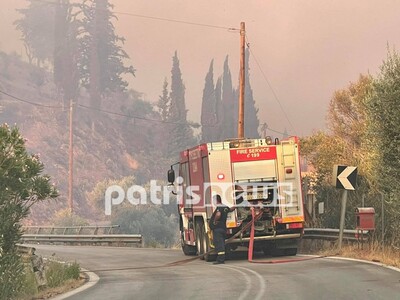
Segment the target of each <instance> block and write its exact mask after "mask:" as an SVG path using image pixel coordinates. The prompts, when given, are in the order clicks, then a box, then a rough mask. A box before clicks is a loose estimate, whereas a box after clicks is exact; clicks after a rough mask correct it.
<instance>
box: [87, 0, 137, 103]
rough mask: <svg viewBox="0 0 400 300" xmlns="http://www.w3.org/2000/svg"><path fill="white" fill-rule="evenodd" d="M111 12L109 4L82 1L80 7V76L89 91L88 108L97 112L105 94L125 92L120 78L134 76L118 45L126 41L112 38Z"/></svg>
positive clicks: (125, 83) (113, 33) (125, 85)
mask: <svg viewBox="0 0 400 300" xmlns="http://www.w3.org/2000/svg"><path fill="white" fill-rule="evenodd" d="M112 8H113V6H112V5H110V4H109V2H108V0H85V1H84V3H83V5H82V11H83V15H84V17H83V20H82V25H83V28H82V30H83V32H84V34H83V36H82V37H81V46H82V54H83V58H82V61H81V65H80V67H81V76H82V80H83V84H84V86H86V87H88V88H89V93H90V98H91V105H92V107H96V108H99V107H101V102H102V99H103V98H104V97H105V96H106V94H107V93H108V92H115V91H123V90H125V89H126V87H127V86H128V82H127V81H126V80H124V79H123V78H122V75H123V74H131V75H133V76H134V75H135V69H134V68H133V67H132V66H125V65H124V63H123V61H124V60H125V59H128V58H129V56H128V54H127V53H126V52H125V51H124V50H123V49H122V46H120V44H119V43H120V42H121V43H124V40H125V39H124V38H122V37H119V36H117V35H116V34H115V29H114V25H113V24H112V22H111V20H112V19H116V17H115V15H114V14H113V13H112V11H111V10H112Z"/></svg>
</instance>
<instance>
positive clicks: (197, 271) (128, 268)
mask: <svg viewBox="0 0 400 300" xmlns="http://www.w3.org/2000/svg"><path fill="white" fill-rule="evenodd" d="M35 248H36V249H37V253H38V254H41V255H46V256H48V255H52V254H55V256H56V257H58V258H60V259H63V260H68V261H74V260H76V261H78V262H79V263H80V264H81V266H82V267H84V268H86V269H89V270H91V271H93V272H95V273H96V274H97V275H98V276H99V277H100V280H99V282H98V283H97V284H96V285H95V286H93V287H91V288H90V289H87V290H85V291H83V292H81V293H79V294H77V295H75V296H72V297H70V298H68V299H71V300H72V299H74V300H75V299H174V300H175V299H400V272H396V271H394V270H390V269H387V268H383V267H380V266H376V265H371V264H366V263H360V262H354V261H344V260H336V259H329V258H317V259H313V260H304V261H298V262H289V263H276V264H256V263H249V262H247V260H246V253H244V252H239V253H236V254H235V256H234V257H233V259H232V260H229V261H227V262H226V264H225V265H212V263H207V262H204V261H200V260H196V261H192V262H189V263H185V264H182V265H179V266H172V267H171V266H170V267H165V265H166V264H168V263H171V262H175V261H179V260H182V259H185V258H187V257H186V256H184V255H183V254H182V253H181V251H179V250H164V249H141V248H115V247H73V246H47V245H46V246H45V245H37V246H35ZM276 259H277V258H270V257H267V258H265V257H263V256H262V255H261V254H259V255H256V260H276ZM280 259H282V258H280ZM283 259H284V260H289V261H290V260H291V259H294V257H285V258H283Z"/></svg>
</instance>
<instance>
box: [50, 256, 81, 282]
mask: <svg viewBox="0 0 400 300" xmlns="http://www.w3.org/2000/svg"><path fill="white" fill-rule="evenodd" d="M79 272H80V267H79V264H78V263H76V262H75V263H73V264H63V263H60V262H55V261H52V262H50V263H49V265H48V267H47V269H46V279H47V285H48V286H49V287H58V286H60V285H62V284H63V283H64V282H66V281H67V280H70V279H78V278H79Z"/></svg>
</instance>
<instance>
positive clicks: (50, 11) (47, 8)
mask: <svg viewBox="0 0 400 300" xmlns="http://www.w3.org/2000/svg"><path fill="white" fill-rule="evenodd" d="M27 1H28V2H29V5H28V8H24V9H18V10H17V11H18V12H19V13H20V14H22V18H21V19H19V20H17V21H15V22H14V25H16V28H17V29H18V30H19V31H21V34H22V40H23V41H24V46H25V52H26V55H27V56H28V59H29V63H33V61H34V60H35V59H36V64H37V65H38V66H40V65H41V63H43V62H45V61H51V60H52V57H53V49H54V17H55V5H54V4H53V3H51V2H48V3H40V2H37V1H33V0H27Z"/></svg>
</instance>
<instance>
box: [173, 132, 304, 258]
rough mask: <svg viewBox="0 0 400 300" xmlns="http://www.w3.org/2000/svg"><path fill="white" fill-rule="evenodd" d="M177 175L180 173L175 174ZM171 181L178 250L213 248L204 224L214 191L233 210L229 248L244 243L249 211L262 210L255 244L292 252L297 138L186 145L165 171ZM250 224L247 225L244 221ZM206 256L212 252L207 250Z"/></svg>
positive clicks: (299, 224) (298, 226)
mask: <svg viewBox="0 0 400 300" xmlns="http://www.w3.org/2000/svg"><path fill="white" fill-rule="evenodd" d="M176 175H178V176H176ZM168 181H169V182H170V184H173V185H174V186H175V188H174V189H175V191H176V193H177V197H178V198H177V199H178V210H179V215H180V220H179V228H180V233H181V245H182V250H183V252H184V253H185V254H186V255H196V254H197V255H202V254H204V253H207V252H209V251H210V250H211V249H212V233H211V230H210V228H209V226H208V220H209V219H210V217H211V215H212V213H213V211H214V209H215V207H216V206H215V205H216V204H215V203H213V201H212V199H213V195H215V194H219V195H220V196H221V198H222V202H223V203H224V204H225V205H227V206H229V207H231V206H236V207H237V209H236V210H234V211H233V212H230V213H229V215H228V218H227V223H226V226H227V241H228V243H227V248H229V249H235V248H236V247H237V246H238V245H241V246H248V244H249V241H250V229H249V228H246V230H243V228H244V227H245V226H246V224H248V223H249V222H251V221H252V214H251V210H252V209H254V210H256V212H257V213H258V214H260V215H261V217H260V218H258V219H257V221H255V223H254V229H255V237H254V247H255V249H256V250H263V251H264V253H266V254H272V255H295V254H296V253H297V246H298V241H299V239H300V238H301V236H302V233H303V223H304V213H303V201H302V195H301V174H300V163H299V141H298V138H297V137H290V138H288V139H286V140H282V141H279V140H278V139H275V141H273V140H272V139H271V138H270V137H267V138H265V139H235V140H228V141H224V142H212V143H204V144H201V145H198V146H196V147H193V148H191V149H187V150H184V151H182V152H181V153H180V160H179V162H178V163H177V164H175V165H172V166H171V169H170V170H169V171H168ZM247 227H248V226H247ZM229 249H227V250H229ZM204 258H205V259H206V260H212V259H213V258H214V256H213V255H212V254H207V255H205V256H204Z"/></svg>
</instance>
